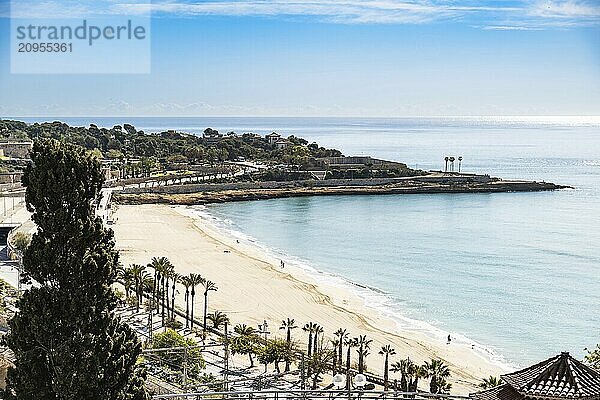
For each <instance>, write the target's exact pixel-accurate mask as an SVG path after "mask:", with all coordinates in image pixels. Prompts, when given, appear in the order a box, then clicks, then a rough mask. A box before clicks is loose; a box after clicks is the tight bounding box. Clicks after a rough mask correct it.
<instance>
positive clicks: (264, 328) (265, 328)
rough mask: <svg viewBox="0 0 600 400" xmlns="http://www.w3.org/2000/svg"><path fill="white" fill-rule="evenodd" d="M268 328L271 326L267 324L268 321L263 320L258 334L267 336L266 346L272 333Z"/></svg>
mask: <svg viewBox="0 0 600 400" xmlns="http://www.w3.org/2000/svg"><path fill="white" fill-rule="evenodd" d="M268 328H269V324H267V320H266V319H265V320H263V323H262V325H261V324H259V325H258V332H259V333H260V334H262V335H265V346H266V345H267V335H269V333H271V332H269V331H268ZM266 372H267V361H266V360H265V373H266Z"/></svg>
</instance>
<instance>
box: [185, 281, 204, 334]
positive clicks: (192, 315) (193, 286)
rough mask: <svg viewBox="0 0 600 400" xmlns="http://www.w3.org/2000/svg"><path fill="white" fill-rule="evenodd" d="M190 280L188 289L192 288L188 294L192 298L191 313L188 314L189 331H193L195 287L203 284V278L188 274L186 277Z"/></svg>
mask: <svg viewBox="0 0 600 400" xmlns="http://www.w3.org/2000/svg"><path fill="white" fill-rule="evenodd" d="M188 278H189V280H190V282H189V283H190V287H191V288H192V290H191V292H190V294H191V296H192V311H191V314H190V329H194V296H196V286H198V285H201V284H203V283H204V278H203V277H201V276H200V275H198V274H190V275H189V276H188Z"/></svg>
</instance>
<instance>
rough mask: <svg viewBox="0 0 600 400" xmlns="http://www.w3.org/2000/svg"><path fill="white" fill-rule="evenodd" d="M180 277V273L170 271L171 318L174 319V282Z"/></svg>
mask: <svg viewBox="0 0 600 400" xmlns="http://www.w3.org/2000/svg"><path fill="white" fill-rule="evenodd" d="M180 278H181V275H179V274H178V273H177V272H175V271H173V272H172V273H171V282H172V285H171V319H175V293H176V292H175V284H177V282H179V279H180Z"/></svg>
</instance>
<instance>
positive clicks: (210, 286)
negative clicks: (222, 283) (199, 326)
mask: <svg viewBox="0 0 600 400" xmlns="http://www.w3.org/2000/svg"><path fill="white" fill-rule="evenodd" d="M202 284H203V285H204V336H206V328H207V327H206V317H207V312H208V292H210V291H213V292H216V291H217V290H218V289H219V288H218V287H217V284H216V283H214V282H213V281H209V280H204V282H202Z"/></svg>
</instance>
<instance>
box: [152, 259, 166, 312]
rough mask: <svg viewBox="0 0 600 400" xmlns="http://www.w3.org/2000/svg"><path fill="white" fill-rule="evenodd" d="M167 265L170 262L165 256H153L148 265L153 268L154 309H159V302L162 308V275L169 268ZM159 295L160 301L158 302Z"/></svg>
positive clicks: (163, 289) (163, 292)
mask: <svg viewBox="0 0 600 400" xmlns="http://www.w3.org/2000/svg"><path fill="white" fill-rule="evenodd" d="M169 265H171V262H170V261H169V259H167V257H158V258H157V257H153V258H152V262H151V263H150V266H151V267H152V268H153V269H154V281H155V288H154V296H155V299H156V310H157V311H159V310H160V307H161V304H162V306H163V310H164V300H165V298H164V294H165V285H164V284H165V277H164V275H165V274H166V273H167V271H168V269H169ZM159 297H160V302H159Z"/></svg>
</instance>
